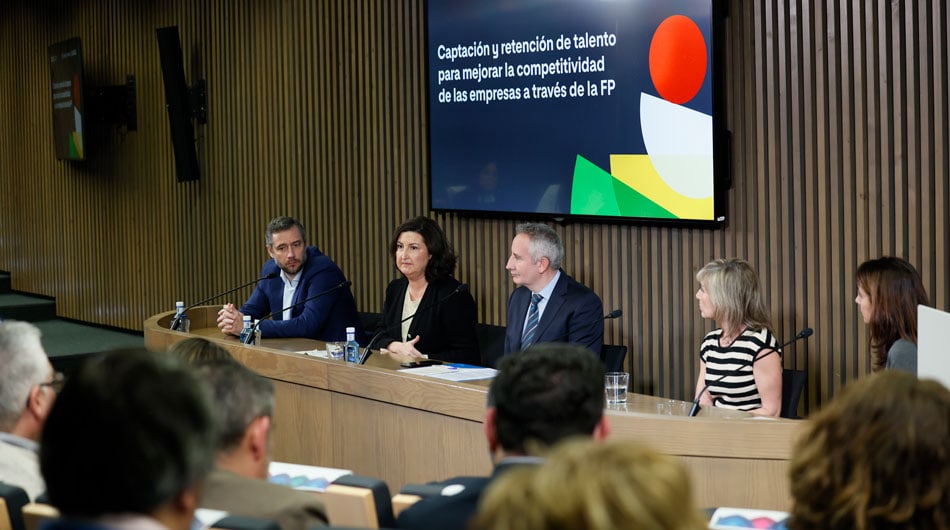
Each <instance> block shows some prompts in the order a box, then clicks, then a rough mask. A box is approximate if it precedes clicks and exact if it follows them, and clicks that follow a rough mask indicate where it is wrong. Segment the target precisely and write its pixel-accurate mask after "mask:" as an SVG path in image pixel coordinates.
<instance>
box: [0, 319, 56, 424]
mask: <svg viewBox="0 0 950 530" xmlns="http://www.w3.org/2000/svg"><path fill="white" fill-rule="evenodd" d="M40 335H41V333H40V330H39V328H37V327H36V326H34V325H33V324H30V323H29V322H17V321H14V320H7V321H4V322H0V431H4V432H8V431H9V430H10V429H12V428H13V426H14V424H16V422H17V420H18V419H19V418H20V415H21V414H22V413H23V409H24V408H25V407H26V401H27V399H28V398H29V395H30V389H31V388H32V387H33V385H38V384H40V383H42V382H44V381H45V379H46V376H47V374H48V373H49V359H48V358H47V357H46V352H45V351H44V350H43V344H42V343H41V342H40Z"/></svg>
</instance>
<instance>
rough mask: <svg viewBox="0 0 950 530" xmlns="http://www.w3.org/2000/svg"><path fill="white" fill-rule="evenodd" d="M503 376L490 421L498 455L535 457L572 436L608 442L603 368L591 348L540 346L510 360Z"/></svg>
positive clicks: (488, 430)
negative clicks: (533, 455) (604, 412)
mask: <svg viewBox="0 0 950 530" xmlns="http://www.w3.org/2000/svg"><path fill="white" fill-rule="evenodd" d="M498 370H499V372H498V375H497V376H496V377H495V379H494V380H493V381H492V383H491V387H490V388H489V391H488V411H487V413H486V416H485V434H486V436H487V437H488V445H489V448H490V449H491V451H492V454H493V455H496V456H504V455H512V454H515V455H519V454H520V455H525V454H536V453H538V452H543V451H544V450H545V449H546V448H547V447H549V446H552V445H554V444H555V443H557V442H559V441H561V440H563V439H565V438H568V437H571V436H586V437H591V436H593V437H595V438H598V439H600V438H604V437H606V436H607V433H608V426H607V421H606V419H605V418H604V416H603V411H604V367H603V365H602V364H601V362H600V360H599V359H597V358H596V357H594V356H593V355H591V353H590V351H589V350H587V349H586V348H583V347H581V346H577V345H573V344H562V343H542V344H536V345H534V346H531V347H530V348H528V349H527V350H525V351H524V352H522V353H520V354H518V355H511V356H508V357H505V358H504V359H503V360H502V362H501V364H500V365H499V367H498ZM499 452H500V453H501V454H499Z"/></svg>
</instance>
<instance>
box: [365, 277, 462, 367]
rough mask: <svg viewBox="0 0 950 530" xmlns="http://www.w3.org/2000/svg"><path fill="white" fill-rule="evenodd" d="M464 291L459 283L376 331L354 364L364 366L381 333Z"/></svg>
mask: <svg viewBox="0 0 950 530" xmlns="http://www.w3.org/2000/svg"><path fill="white" fill-rule="evenodd" d="M466 290H468V284H465V283H460V284H459V285H458V287H456V288H455V289H453V290H452V292H451V293H449V294H447V295H445V296H443V297H442V298H441V299H440V300H436V301H435V302H433V303H431V304H429V305H427V306H425V307H421V308H419V309H417V310H416V312H415V313H413V314H411V315H409V316H407V317H406V318H404V319H402V320H400V321H399V322H397V323H395V324H390V325H388V326H386V327H384V328H383V329H382V330H380V331H378V332H377V333H376V334H375V335H373V338H371V339H369V342H368V343H366V347H365V348H363V355H361V356H360V362H358V363H356V364H366V360H367V359H369V356H370V355H372V354H373V351H372V349H371V348H372V346H373V343H374V342H376V340H377V339H379V338H380V337H382V336H383V333H386V332H387V331H389V330H390V329H392V328H393V326H400V325H402V323H403V322H405V321H407V320H409V319H410V318H412V317H414V316H416V315H418V314H419V313H422V312H425V311H428V310H430V309H432V308H433V307H437V306H440V305H442V303H443V302H445V301H446V300H448V299H449V298H452V297H453V296H455V295H457V294H459V293H461V292H463V291H466Z"/></svg>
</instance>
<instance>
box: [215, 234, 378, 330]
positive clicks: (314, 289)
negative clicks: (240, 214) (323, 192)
mask: <svg viewBox="0 0 950 530" xmlns="http://www.w3.org/2000/svg"><path fill="white" fill-rule="evenodd" d="M264 240H265V243H266V246H267V253H268V254H269V255H270V257H271V258H273V259H272V260H270V261H268V262H267V263H265V264H264V267H263V268H262V269H261V277H267V276H269V275H271V274H274V273H279V274H278V275H277V276H274V277H273V278H267V279H264V280H261V281H260V282H258V284H257V288H256V289H255V290H254V292H253V293H252V294H251V297H250V298H249V299H248V300H247V302H245V303H244V305H243V306H241V309H240V310H238V309H236V308H235V307H234V304H231V303H228V304H225V305H224V307H223V308H222V309H221V310H220V311H218V328H219V329H220V330H221V331H222V332H223V333H226V334H229V335H235V336H239V335H240V334H241V328H242V327H243V322H242V319H243V317H244V315H251V318H253V319H259V318H263V317H265V316H267V315H270V314H272V315H273V318H272V319H268V320H262V321H261V323H260V328H259V329H260V331H261V336H262V337H306V338H311V339H318V340H322V341H339V340H344V339H345V338H346V328H347V327H350V326H352V327H355V328H357V329H356V331H357V336H359V334H360V330H359V315H358V314H357V312H356V301H355V300H354V299H353V293H351V292H350V290H349V289H347V288H344V287H340V288H338V289H337V290H335V291H333V292H328V293H327V294H326V295H325V296H320V297H317V298H315V299H313V300H310V301H308V302H306V303H303V302H304V301H305V300H308V299H310V298H312V297H315V296H316V295H318V294H320V293H322V292H325V291H328V290H330V289H332V288H334V287H336V286H339V285H340V284H342V283H344V282H345V281H346V277H345V276H344V275H343V271H341V270H340V268H339V267H337V265H336V263H333V260H331V259H330V258H329V257H327V256H326V255H325V254H323V253H322V252H320V249H318V248H317V247H315V246H310V247H308V246H307V234H306V231H305V230H304V227H303V225H301V224H300V223H299V222H297V221H296V220H295V219H293V218H291V217H277V218H276V219H273V220H271V222H270V223H268V224H267V229H266V230H265V232H264ZM295 304H299V305H295ZM291 306H294V307H291ZM286 307H291V309H288V310H286V311H283V309H284V308H286Z"/></svg>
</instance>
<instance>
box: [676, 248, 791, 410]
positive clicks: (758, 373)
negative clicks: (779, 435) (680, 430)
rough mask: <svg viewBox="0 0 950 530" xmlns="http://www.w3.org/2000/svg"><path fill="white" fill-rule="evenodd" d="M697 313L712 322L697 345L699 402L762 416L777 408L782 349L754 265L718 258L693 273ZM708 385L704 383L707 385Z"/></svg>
mask: <svg viewBox="0 0 950 530" xmlns="http://www.w3.org/2000/svg"><path fill="white" fill-rule="evenodd" d="M696 280H697V281H698V282H699V290H698V291H696V300H698V301H699V312H700V314H701V315H702V316H703V318H709V319H712V320H715V321H716V324H717V326H718V328H717V329H715V330H713V331H711V332H709V333H708V334H707V335H706V336H705V337H704V338H703V342H702V344H701V345H700V349H699V359H700V363H699V379H698V380H697V381H696V393H695V394H694V395H699V393H700V392H702V396H700V400H699V404H700V405H712V406H716V407H724V408H730V409H736V410H744V411H748V412H751V413H752V414H758V415H762V416H778V415H779V413H781V411H782V351H781V350H779V349H778V343H777V342H776V340H775V335H774V334H773V332H772V323H771V318H770V316H769V310H768V308H767V307H766V306H765V302H764V301H763V300H762V294H761V292H760V291H759V278H758V276H757V275H756V273H755V270H754V269H753V268H752V267H751V266H750V265H749V264H748V263H747V262H745V261H743V260H741V259H735V258H733V259H717V260H715V261H711V262H709V263H707V264H706V266H705V267H703V268H702V269H700V271H699V272H698V273H696ZM707 385H708V386H707Z"/></svg>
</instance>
